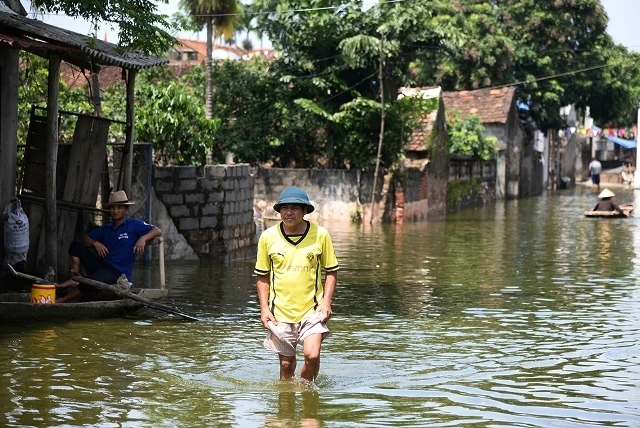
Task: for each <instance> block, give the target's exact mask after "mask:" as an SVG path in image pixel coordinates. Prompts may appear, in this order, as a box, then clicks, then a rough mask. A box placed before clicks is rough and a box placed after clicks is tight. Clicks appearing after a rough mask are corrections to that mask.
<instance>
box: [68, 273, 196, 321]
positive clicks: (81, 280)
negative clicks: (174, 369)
mask: <svg viewBox="0 0 640 428" xmlns="http://www.w3.org/2000/svg"><path fill="white" fill-rule="evenodd" d="M71 279H72V280H74V281H76V282H79V283H81V284H85V285H88V286H91V287H95V288H97V289H99V290H105V291H111V292H112V293H115V294H117V295H118V296H120V297H122V298H126V299H131V300H135V301H136V302H140V303H142V304H144V305H145V306H147V307H149V308H152V309H156V310H158V311H163V312H167V313H170V314H174V315H179V316H181V317H183V318H186V319H188V320H191V321H201V320H200V319H199V318H196V317H192V316H191V315H187V314H185V313H182V312H180V311H178V310H177V309H175V308H172V307H171V306H167V305H163V304H162V303H158V302H155V301H153V300H149V299H146V298H144V297H141V296H138V295H137V294H133V293H132V292H130V291H127V290H125V289H121V288H118V287H116V286H113V285H109V284H105V283H104V282H100V281H96V280H93V279H89V278H85V277H83V276H72V277H71Z"/></svg>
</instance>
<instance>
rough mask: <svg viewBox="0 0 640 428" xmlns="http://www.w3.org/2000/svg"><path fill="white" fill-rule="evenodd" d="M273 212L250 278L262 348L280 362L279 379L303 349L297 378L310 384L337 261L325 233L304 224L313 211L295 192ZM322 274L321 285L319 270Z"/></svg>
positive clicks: (304, 196)
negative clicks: (273, 222) (255, 277)
mask: <svg viewBox="0 0 640 428" xmlns="http://www.w3.org/2000/svg"><path fill="white" fill-rule="evenodd" d="M273 209H274V210H276V211H277V212H278V213H280V218H281V219H282V221H281V222H279V223H278V224H276V225H275V226H272V227H270V228H269V229H267V230H265V231H264V232H263V233H262V235H261V236H260V240H259V242H258V257H257V261H256V267H255V273H256V274H257V275H258V281H257V283H256V286H257V288H258V298H259V300H260V320H261V321H262V325H264V327H265V328H266V329H267V337H266V338H265V340H264V346H265V348H267V349H269V350H271V351H274V352H277V353H278V355H279V357H280V379H281V380H286V379H291V378H292V377H293V375H294V373H295V370H296V346H297V344H298V343H300V344H302V347H303V350H304V365H303V366H302V370H301V372H300V376H301V377H302V378H303V379H306V380H308V381H313V380H314V379H315V378H316V377H317V376H318V371H319V370H320V348H321V345H322V341H323V340H324V338H325V337H326V336H327V335H328V334H329V329H328V328H327V325H326V324H325V322H326V321H328V320H329V318H331V314H332V311H331V299H332V298H333V293H334V291H335V288H336V284H337V281H338V260H337V259H336V255H335V252H334V250H333V243H332V242H331V236H329V232H327V230H326V229H324V228H323V227H321V226H318V225H317V224H316V223H311V222H309V221H306V220H304V216H305V214H308V213H311V212H313V210H314V207H313V205H311V203H309V197H308V196H307V194H306V193H305V192H304V191H303V190H302V189H298V188H297V187H289V188H287V189H285V190H284V191H283V192H282V193H281V194H280V198H279V199H278V202H277V203H276V204H275V205H274V206H273ZM321 268H323V269H324V270H325V272H326V279H325V282H324V285H323V284H322V270H321Z"/></svg>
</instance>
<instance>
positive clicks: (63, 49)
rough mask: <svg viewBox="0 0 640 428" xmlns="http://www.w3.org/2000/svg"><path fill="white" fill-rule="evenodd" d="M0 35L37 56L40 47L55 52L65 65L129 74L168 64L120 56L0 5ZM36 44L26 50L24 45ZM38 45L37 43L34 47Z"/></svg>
mask: <svg viewBox="0 0 640 428" xmlns="http://www.w3.org/2000/svg"><path fill="white" fill-rule="evenodd" d="M0 32H2V33H4V34H5V35H6V36H8V37H5V38H11V39H13V44H12V45H14V44H17V46H16V47H20V48H21V49H24V50H26V51H30V52H33V53H35V54H37V55H41V56H42V54H43V52H42V50H43V48H44V46H45V45H46V46H48V47H50V48H52V50H53V49H55V48H54V47H57V49H56V51H57V53H59V54H60V55H61V56H62V58H63V59H64V60H65V61H68V62H71V63H73V64H76V65H79V66H81V67H83V68H91V65H96V64H97V65H113V66H118V67H122V68H126V69H131V70H140V69H143V68H150V67H156V66H158V65H163V64H166V63H168V60H166V59H164V58H159V57H154V56H148V55H144V54H142V53H139V52H122V51H121V50H119V49H118V46H117V45H115V44H113V43H109V42H105V41H102V40H99V39H95V38H93V37H88V36H85V35H82V34H79V33H74V32H73V31H69V30H65V29H63V28H59V27H56V26H53V25H49V24H45V23H44V22H42V21H38V20H36V19H31V18H27V17H24V16H21V15H18V14H17V13H15V12H13V11H12V10H11V9H9V8H8V7H7V6H6V5H5V4H4V2H2V1H0ZM29 40H31V41H33V42H36V43H35V44H34V45H33V46H30V43H28V41H29ZM38 42H40V43H39V44H38Z"/></svg>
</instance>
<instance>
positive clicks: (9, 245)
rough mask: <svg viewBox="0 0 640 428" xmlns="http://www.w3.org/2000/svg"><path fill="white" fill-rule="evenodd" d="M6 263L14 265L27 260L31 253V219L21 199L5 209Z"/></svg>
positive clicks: (15, 200)
mask: <svg viewBox="0 0 640 428" xmlns="http://www.w3.org/2000/svg"><path fill="white" fill-rule="evenodd" d="M4 218H5V219H6V220H5V223H4V252H5V263H9V264H11V265H14V264H16V263H18V262H21V261H23V260H27V253H28V252H29V218H28V217H27V213H25V212H24V210H23V209H22V204H21V203H20V200H19V199H14V200H13V201H12V202H11V203H9V204H8V205H7V206H6V207H5V209H4Z"/></svg>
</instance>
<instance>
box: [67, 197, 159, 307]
mask: <svg viewBox="0 0 640 428" xmlns="http://www.w3.org/2000/svg"><path fill="white" fill-rule="evenodd" d="M133 204H135V202H133V201H130V200H129V199H128V198H127V194H126V193H125V192H124V191H123V190H119V191H117V192H111V194H110V195H109V202H108V203H107V204H105V206H106V208H108V209H109V214H110V216H111V222H109V223H107V224H105V225H104V226H100V227H98V228H97V229H95V230H93V231H91V232H89V233H88V234H87V235H85V236H84V237H83V238H82V241H73V242H72V243H71V245H70V246H69V260H70V261H69V263H70V265H71V275H72V276H73V275H78V273H79V272H80V267H81V266H82V267H83V268H84V270H85V271H86V274H87V275H86V277H87V278H89V279H93V280H96V281H100V282H104V283H106V284H115V283H116V282H117V280H118V278H119V277H120V276H121V275H122V274H124V275H126V277H127V278H128V280H129V281H131V280H132V277H133V265H134V263H135V260H136V255H137V254H142V253H144V248H145V246H146V244H147V242H149V241H151V240H152V239H154V238H156V237H158V236H160V235H162V231H161V230H160V229H159V228H158V227H156V226H153V225H151V224H148V223H145V222H144V221H142V220H138V219H134V218H130V217H129V216H128V213H129V207H130V206H131V205H133ZM58 288H61V289H62V288H68V292H67V293H66V294H65V295H64V296H62V297H61V298H59V299H57V302H59V303H66V302H74V301H86V300H109V299H113V298H116V297H117V296H115V294H113V293H108V292H106V293H105V292H101V291H98V290H96V289H95V288H93V287H91V286H88V285H85V284H78V282H76V281H74V280H72V279H69V280H67V281H65V282H63V283H61V284H59V285H58Z"/></svg>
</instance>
